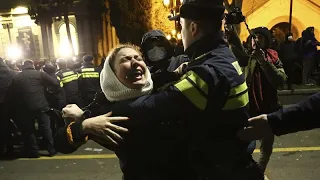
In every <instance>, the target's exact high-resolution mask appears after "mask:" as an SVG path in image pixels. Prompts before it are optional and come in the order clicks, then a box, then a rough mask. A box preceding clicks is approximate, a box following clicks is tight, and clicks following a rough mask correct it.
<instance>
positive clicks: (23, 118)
mask: <svg viewBox="0 0 320 180" xmlns="http://www.w3.org/2000/svg"><path fill="white" fill-rule="evenodd" d="M35 120H37V122H38V124H39V130H40V132H41V134H42V136H43V138H44V140H45V141H46V144H47V150H48V152H49V153H50V152H53V151H54V144H53V137H52V130H51V123H50V117H49V116H48V115H47V114H45V113H44V112H43V110H36V111H24V112H21V113H19V114H18V116H17V125H18V128H19V129H20V131H21V133H22V137H23V142H24V148H25V152H26V153H29V154H38V150H39V147H38V144H37V139H36V129H35Z"/></svg>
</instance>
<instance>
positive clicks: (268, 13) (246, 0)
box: [240, 0, 320, 41]
mask: <svg viewBox="0 0 320 180" xmlns="http://www.w3.org/2000/svg"><path fill="white" fill-rule="evenodd" d="M242 9H243V13H244V15H245V16H246V19H247V23H248V25H249V27H250V28H255V27H259V26H265V27H267V28H268V29H270V30H272V31H273V34H274V35H275V36H276V38H277V39H278V40H281V41H283V40H284V37H285V33H286V32H287V31H288V29H289V14H290V1H289V0H243V8H242ZM319 19H320V0H293V8H292V27H291V30H292V33H293V35H294V38H295V39H298V38H299V37H301V34H302V31H303V30H305V29H306V28H307V27H309V26H313V27H315V36H316V38H317V39H318V40H320V21H319ZM248 35H249V33H248V31H246V27H245V25H244V24H242V26H241V34H240V37H241V39H242V40H245V39H246V38H247V37H248Z"/></svg>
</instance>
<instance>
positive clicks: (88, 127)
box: [82, 112, 129, 147]
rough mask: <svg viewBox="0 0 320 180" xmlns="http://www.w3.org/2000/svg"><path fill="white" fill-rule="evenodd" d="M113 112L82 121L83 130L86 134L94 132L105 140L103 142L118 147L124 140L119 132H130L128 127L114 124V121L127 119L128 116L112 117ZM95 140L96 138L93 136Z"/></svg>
mask: <svg viewBox="0 0 320 180" xmlns="http://www.w3.org/2000/svg"><path fill="white" fill-rule="evenodd" d="M111 115H112V112H109V113H107V114H104V115H101V116H96V117H93V118H89V119H86V120H84V121H83V122H82V127H83V131H84V133H85V134H92V135H94V136H96V137H98V138H97V139H99V141H100V142H101V141H104V143H103V144H108V145H109V146H113V147H116V146H118V145H119V143H120V142H121V141H122V140H123V138H122V137H121V136H120V135H119V134H118V133H125V132H128V129H126V128H123V127H121V126H117V125H114V124H112V123H113V122H119V121H127V120H129V118H127V117H110V116H111ZM93 140H95V139H94V138H93Z"/></svg>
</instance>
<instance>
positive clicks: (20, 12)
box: [11, 6, 28, 14]
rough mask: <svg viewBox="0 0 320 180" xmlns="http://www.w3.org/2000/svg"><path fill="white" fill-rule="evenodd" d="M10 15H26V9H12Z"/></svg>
mask: <svg viewBox="0 0 320 180" xmlns="http://www.w3.org/2000/svg"><path fill="white" fill-rule="evenodd" d="M11 13H12V14H27V13H28V8H26V7H23V6H18V7H16V8H14V9H12V10H11Z"/></svg>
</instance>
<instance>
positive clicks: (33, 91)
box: [10, 66, 59, 110]
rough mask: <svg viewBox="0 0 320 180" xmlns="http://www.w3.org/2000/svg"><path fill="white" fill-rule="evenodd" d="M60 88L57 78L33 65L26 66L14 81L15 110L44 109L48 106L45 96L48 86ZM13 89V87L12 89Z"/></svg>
mask: <svg viewBox="0 0 320 180" xmlns="http://www.w3.org/2000/svg"><path fill="white" fill-rule="evenodd" d="M49 86H50V87H52V88H56V89H58V88H59V82H58V81H57V79H54V78H53V77H51V76H49V75H48V74H47V73H45V72H40V71H37V70H35V69H34V68H33V67H32V66H30V67H28V66H24V67H23V68H22V72H20V73H18V74H17V75H16V76H15V77H14V79H13V81H12V87H10V88H12V92H10V95H11V96H12V97H11V99H13V100H14V101H15V102H14V103H15V104H16V105H18V106H15V107H16V108H15V110H43V109H44V108H48V102H47V100H46V97H45V90H46V88H47V87H49ZM10 90H11V89H10Z"/></svg>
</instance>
